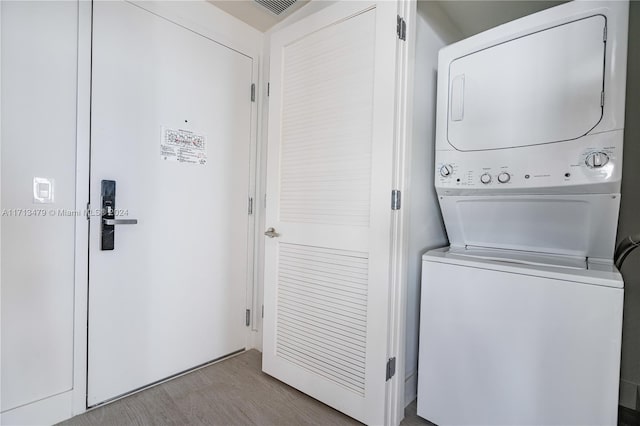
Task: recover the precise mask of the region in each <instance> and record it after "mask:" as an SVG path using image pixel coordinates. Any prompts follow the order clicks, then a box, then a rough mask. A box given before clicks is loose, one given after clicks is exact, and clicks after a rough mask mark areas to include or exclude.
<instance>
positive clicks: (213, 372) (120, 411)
mask: <svg viewBox="0 0 640 426" xmlns="http://www.w3.org/2000/svg"><path fill="white" fill-rule="evenodd" d="M261 358H262V355H261V354H260V352H258V351H255V350H251V351H248V352H245V353H242V354H240V355H238V356H235V357H232V358H229V359H227V360H224V361H221V362H219V363H217V364H213V365H210V366H208V367H205V368H202V369H200V370H197V371H194V372H192V373H189V374H186V375H184V376H182V377H178V378H176V379H173V380H170V381H168V382H166V383H162V384H160V385H158V386H155V387H152V388H150V389H147V390H145V391H142V392H139V393H137V394H134V395H131V396H129V397H127V398H124V399H121V400H119V401H116V402H114V403H111V404H108V405H106V406H104V407H100V408H96V409H94V410H91V411H89V412H87V413H85V414H82V415H79V416H76V417H74V418H72V419H70V420H67V421H65V422H63V423H60V424H61V425H65V426H72V425H74V426H75V425H78V426H84V425H114V426H115V425H117V426H125V425H296V426H297V425H357V424H360V423H358V422H357V421H355V420H353V419H351V418H350V417H347V416H345V415H344V414H342V413H339V412H338V411H336V410H334V409H332V408H330V407H328V406H326V405H324V404H322V403H320V402H318V401H316V400H315V399H313V398H310V397H308V396H307V395H305V394H303V393H301V392H299V391H297V390H295V389H293V388H292V387H290V386H287V385H285V384H284V383H282V382H280V381H278V380H276V379H274V378H272V377H270V376H268V375H266V374H264V373H262V369H261ZM415 405H416V404H415V401H414V402H413V403H412V404H411V405H409V407H407V410H406V412H405V419H404V421H403V422H402V425H403V426H416V425H430V424H431V423H429V422H427V421H426V420H423V419H421V418H419V417H417V416H416V414H415V412H416V411H415V410H416V408H415Z"/></svg>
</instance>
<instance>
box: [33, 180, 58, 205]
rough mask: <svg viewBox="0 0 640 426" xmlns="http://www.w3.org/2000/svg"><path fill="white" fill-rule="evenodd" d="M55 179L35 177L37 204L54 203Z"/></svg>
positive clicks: (34, 186)
mask: <svg viewBox="0 0 640 426" xmlns="http://www.w3.org/2000/svg"><path fill="white" fill-rule="evenodd" d="M53 184H54V181H53V179H49V178H41V177H34V178H33V202H34V203H37V204H51V203H53V189H54V186H53Z"/></svg>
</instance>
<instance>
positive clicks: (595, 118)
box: [434, 1, 628, 259]
mask: <svg viewBox="0 0 640 426" xmlns="http://www.w3.org/2000/svg"><path fill="white" fill-rule="evenodd" d="M627 27H628V3H627V2H624V1H615V2H599V1H593V2H592V1H574V2H569V3H567V4H563V5H560V6H557V7H554V8H551V9H547V10H545V11H542V12H539V13H536V14H534V15H530V16H527V17H524V18H521V19H518V20H516V21H513V22H510V23H507V24H504V25H501V26H499V27H496V28H494V29H491V30H489V31H486V32H484V33H481V34H478V35H475V36H473V37H470V38H468V39H465V40H462V41H460V42H458V43H455V44H452V45H450V46H447V47H445V48H444V49H442V50H441V51H440V53H439V57H438V95H439V96H438V101H437V120H436V121H437V124H436V164H435V170H434V174H435V182H436V183H435V185H436V191H437V193H438V196H439V199H440V204H441V208H442V212H443V218H444V222H445V225H446V228H447V233H448V234H449V238H450V242H451V245H452V246H458V247H465V246H473V245H481V246H487V247H493V248H500V249H518V250H531V251H541V252H547V253H555V254H561V255H569V256H574V255H581V256H584V257H590V258H594V257H595V258H600V259H611V258H612V256H613V247H614V244H615V228H616V225H617V217H618V203H619V200H618V199H619V192H620V183H621V180H622V172H621V169H622V143H623V133H624V132H623V129H624V102H625V82H626V51H627ZM550 195H559V197H556V198H557V199H556V200H555V201H553V202H552V203H550V202H549V196H550ZM567 195H569V197H567V198H571V199H570V200H568V201H567V202H564V201H563V200H562V197H565V196H567ZM517 196H521V197H520V198H513V201H509V199H510V198H512V197H517ZM522 196H524V197H522ZM457 197H460V198H462V197H466V201H464V211H466V212H469V211H476V214H474V215H471V216H468V215H467V216H464V217H461V212H463V210H461V207H462V206H463V205H462V204H460V198H457ZM505 206H507V207H509V208H508V209H506V208H505ZM576 210H579V212H578V213H577V216H576ZM603 211H606V212H607V214H604V215H603V214H602V212H603ZM463 213H464V212H463ZM523 213H524V214H523ZM539 213H542V215H539ZM532 216H536V217H541V218H544V219H545V221H546V222H547V223H548V224H553V223H554V222H558V221H559V222H562V223H564V225H563V226H564V228H563V230H562V232H561V234H562V235H564V237H563V241H562V244H555V242H556V241H557V240H558V237H559V236H560V234H557V235H554V234H553V230H552V229H551V228H548V227H547V228H545V227H542V228H540V227H538V228H539V230H540V229H541V232H537V231H534V230H533V229H532V222H531V217H532ZM573 217H576V218H577V220H571V219H570V218H573ZM590 218H591V219H590ZM595 219H597V220H595ZM487 221H493V222H494V223H496V224H500V223H502V222H503V221H506V222H507V223H508V225H509V226H505V227H501V226H497V227H493V228H492V230H491V235H490V238H485V235H481V234H483V232H484V231H483V230H481V229H479V228H480V227H482V226H484V224H485V223H486V222H487ZM586 222H589V223H586ZM538 223H540V221H538ZM533 224H535V222H533ZM587 227H599V228H601V229H603V230H606V231H605V232H601V233H598V235H597V238H590V236H588V237H589V238H586V239H585V235H584V232H585V229H588V228H587ZM534 228H535V227H534ZM525 230H528V232H524V231H525ZM612 230H613V231H612ZM516 232H517V233H516ZM594 235H595V234H594ZM478 237H482V238H478ZM547 237H550V238H548V239H547ZM541 240H542V241H541Z"/></svg>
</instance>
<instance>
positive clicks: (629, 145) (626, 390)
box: [618, 1, 640, 410]
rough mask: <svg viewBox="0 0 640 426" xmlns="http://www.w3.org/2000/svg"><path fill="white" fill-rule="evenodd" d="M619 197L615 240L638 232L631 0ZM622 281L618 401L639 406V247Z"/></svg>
mask: <svg viewBox="0 0 640 426" xmlns="http://www.w3.org/2000/svg"><path fill="white" fill-rule="evenodd" d="M626 99H627V100H626V119H625V131H624V164H623V168H622V200H621V206H620V220H619V222H618V240H621V239H622V238H624V237H626V236H628V235H635V234H638V233H640V214H639V213H638V212H639V211H640V121H638V117H639V116H640V2H636V1H632V2H630V9H629V46H628V57H627V97H626ZM622 275H623V277H624V281H625V284H624V286H625V289H624V299H625V300H624V303H625V304H624V321H623V326H622V365H621V374H620V376H621V385H620V404H621V405H623V406H625V407H628V408H632V409H636V410H640V389H639V388H640V250H636V252H634V253H633V254H631V255H629V257H628V258H627V260H626V261H625V263H624V265H623V267H622Z"/></svg>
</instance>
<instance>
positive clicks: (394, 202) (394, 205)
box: [391, 189, 402, 210]
mask: <svg viewBox="0 0 640 426" xmlns="http://www.w3.org/2000/svg"><path fill="white" fill-rule="evenodd" d="M401 204H402V193H401V192H400V190H399V189H394V190H393V191H391V210H400V205H401Z"/></svg>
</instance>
